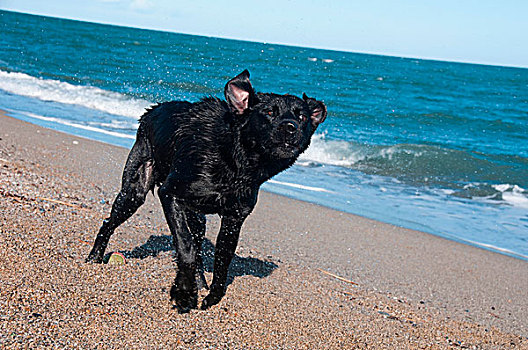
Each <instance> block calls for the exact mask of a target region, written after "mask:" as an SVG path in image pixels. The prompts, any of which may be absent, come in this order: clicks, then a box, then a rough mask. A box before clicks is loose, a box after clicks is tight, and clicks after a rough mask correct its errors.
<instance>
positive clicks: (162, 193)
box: [158, 186, 199, 313]
mask: <svg viewBox="0 0 528 350" xmlns="http://www.w3.org/2000/svg"><path fill="white" fill-rule="evenodd" d="M158 193H159V197H160V201H161V204H162V206H163V211H164V212H165V218H166V219H167V223H168V225H169V228H170V231H171V233H172V244H173V246H174V250H175V252H176V263H177V264H178V273H177V274H176V279H175V280H174V284H173V285H172V288H171V291H170V295H171V299H172V300H174V301H175V303H176V307H177V308H178V311H179V312H180V313H185V312H189V311H190V310H191V309H195V308H196V307H197V303H198V287H197V284H196V277H195V275H196V267H197V266H196V264H197V254H198V249H199V248H198V247H196V244H195V242H194V239H193V237H192V234H191V231H190V229H189V225H188V223H187V219H186V217H185V211H184V208H183V207H182V206H181V204H179V203H178V201H177V199H176V198H175V197H174V196H173V195H172V194H171V193H170V190H168V189H167V187H165V186H162V187H160V189H159V192H158Z"/></svg>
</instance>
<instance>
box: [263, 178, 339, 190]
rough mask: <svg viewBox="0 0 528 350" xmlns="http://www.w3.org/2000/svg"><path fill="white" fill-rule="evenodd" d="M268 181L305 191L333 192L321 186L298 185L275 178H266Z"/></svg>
mask: <svg viewBox="0 0 528 350" xmlns="http://www.w3.org/2000/svg"><path fill="white" fill-rule="evenodd" d="M268 182H269V183H272V184H276V185H283V186H288V187H293V188H298V189H301V190H307V191H313V192H326V193H333V192H332V191H330V190H327V189H326V188H321V187H313V186H305V185H299V184H296V183H291V182H283V181H277V180H273V179H272V180H268Z"/></svg>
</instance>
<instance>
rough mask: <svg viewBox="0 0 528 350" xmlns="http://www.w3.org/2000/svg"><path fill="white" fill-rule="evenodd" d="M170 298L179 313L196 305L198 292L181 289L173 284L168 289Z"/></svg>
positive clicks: (194, 307) (185, 311) (186, 311)
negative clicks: (169, 289)
mask: <svg viewBox="0 0 528 350" xmlns="http://www.w3.org/2000/svg"><path fill="white" fill-rule="evenodd" d="M170 296H171V300H172V301H173V302H174V308H176V309H178V312H179V313H180V314H184V313H188V312H189V311H191V310H192V309H196V308H197V307H198V294H197V293H195V292H192V291H191V292H190V291H187V290H182V289H181V288H179V287H178V286H176V285H173V286H172V288H171V291H170Z"/></svg>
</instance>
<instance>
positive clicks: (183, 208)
mask: <svg viewBox="0 0 528 350" xmlns="http://www.w3.org/2000/svg"><path fill="white" fill-rule="evenodd" d="M224 93H225V96H226V101H223V100H220V99H218V98H214V97H207V98H204V99H202V100H201V101H200V102H197V103H190V102H185V101H173V102H165V103H162V104H158V105H156V106H154V107H152V108H150V109H149V110H148V111H147V112H146V113H145V114H144V115H143V116H142V117H141V119H140V124H139V128H138V132H137V138H136V142H135V144H134V146H133V148H132V150H131V151H130V154H129V156H128V160H127V163H126V165H125V169H124V172H123V179H122V188H121V191H120V193H119V194H118V196H117V198H116V200H115V201H114V203H113V206H112V212H111V215H110V217H109V218H108V219H106V220H105V221H104V222H103V225H102V227H101V229H100V231H99V233H98V235H97V238H96V240H95V243H94V246H93V249H92V251H91V252H90V254H89V256H88V258H87V261H90V262H98V263H100V262H102V260H103V256H104V252H105V249H106V246H107V244H108V241H109V239H110V236H111V235H112V233H113V232H114V230H115V229H116V228H117V227H118V226H119V225H120V224H121V223H123V222H124V221H125V220H127V219H128V218H129V217H130V216H131V215H132V214H134V212H135V211H136V210H137V209H138V208H139V207H140V206H141V205H142V204H143V203H144V201H145V197H146V195H147V193H148V192H149V191H153V190H154V187H155V186H158V187H159V189H158V194H159V198H160V201H161V204H162V206H163V210H164V212H165V217H166V219H167V223H168V225H169V228H170V230H171V233H172V236H173V245H174V248H175V251H176V262H177V265H178V273H177V275H176V279H175V281H174V285H173V286H172V289H171V297H172V299H173V300H174V301H175V302H176V305H177V307H178V308H179V310H180V311H182V312H186V311H188V310H190V309H192V308H196V307H197V291H198V289H199V288H202V287H204V288H207V283H206V281H205V278H204V276H203V266H202V258H201V252H200V250H201V247H202V242H203V238H204V234H205V214H219V215H220V216H221V218H222V223H221V228H220V232H219V233H218V237H217V242H216V253H215V261H214V275H213V282H212V284H211V290H210V293H209V295H208V296H207V297H206V298H205V299H204V301H203V302H202V309H206V308H208V307H210V306H212V305H214V304H216V303H218V302H219V301H220V300H221V298H222V297H223V295H224V294H225V283H226V279H227V272H228V268H229V264H230V263H231V260H232V258H233V256H234V253H235V249H236V246H237V243H238V237H239V233H240V228H241V226H242V223H243V222H244V220H245V219H246V218H247V216H248V215H249V214H250V213H251V211H252V210H253V208H254V206H255V204H256V202H257V195H258V190H259V188H260V186H261V185H262V183H264V182H265V181H267V180H268V179H270V178H271V177H273V176H274V175H276V174H277V173H279V172H281V171H283V170H285V169H286V168H288V167H290V166H291V165H292V164H293V163H294V162H295V160H296V159H297V157H298V156H299V155H300V154H301V153H302V152H303V151H304V150H305V149H306V148H307V147H308V145H309V144H310V138H311V136H312V135H313V133H314V131H315V129H316V128H317V126H318V125H319V124H320V123H321V122H323V121H324V119H325V117H326V107H325V106H324V104H323V103H322V102H320V101H316V100H315V99H312V98H309V97H307V96H306V95H303V98H302V99H300V98H298V97H295V96H292V95H276V94H271V93H258V94H257V93H255V92H254V90H253V88H252V86H251V83H250V82H249V73H248V72H247V70H246V71H244V72H242V73H241V74H239V75H238V76H236V77H235V78H233V79H231V80H230V81H229V82H228V83H227V84H226V87H225V91H224Z"/></svg>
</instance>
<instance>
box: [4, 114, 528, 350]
mask: <svg viewBox="0 0 528 350" xmlns="http://www.w3.org/2000/svg"><path fill="white" fill-rule="evenodd" d="M126 155H127V150H125V149H122V148H119V147H114V146H110V145H106V144H102V143H99V142H95V141H91V140H87V139H83V138H80V137H75V136H70V135H66V134H62V133H59V132H55V131H52V130H49V129H45V128H41V127H38V126H35V125H31V124H28V123H25V122H22V121H19V120H16V119H13V118H10V117H7V116H4V115H1V116H0V218H1V219H0V347H1V348H69V349H70V348H101V349H106V348H130V349H135V348H137V349H145V348H153V349H157V348H159V349H166V348H181V349H208V348H211V349H290V348H291V349H355V348H359V349H385V348H386V349H394V348H397V349H405V348H409V349H422V348H427V349H444V348H453V347H460V348H470V349H471V348H474V349H522V348H528V339H527V336H528V317H526V315H528V297H527V295H528V294H527V293H528V263H527V262H525V261H521V260H518V259H515V258H511V257H508V256H504V255H501V254H497V253H493V252H489V251H486V250H482V249H479V248H475V247H471V246H467V245H463V244H460V243H456V242H452V241H448V240H445V239H442V238H439V237H435V236H432V235H429V234H425V233H422V232H418V231H413V230H407V229H403V228H400V227H396V226H392V225H388V224H384V223H381V222H377V221H373V220H369V219H365V218H362V217H358V216H354V215H350V214H346V213H341V212H338V211H334V210H331V209H327V208H324V207H320V206H317V205H314V204H310V203H305V202H300V201H297V200H293V199H290V198H285V197H281V196H277V195H273V194H270V193H266V192H261V193H260V197H259V202H258V205H257V208H256V209H255V211H254V213H253V214H252V215H251V216H250V218H249V219H248V220H247V222H246V223H245V225H244V227H243V229H242V233H241V240H240V244H239V247H238V249H237V257H236V258H235V261H234V263H233V265H232V267H231V276H232V283H231V284H230V286H229V288H228V291H227V294H226V296H225V298H224V299H223V300H222V302H221V303H220V304H219V305H217V306H215V307H213V308H212V309H211V310H208V311H205V312H204V311H199V310H195V311H192V312H190V313H189V314H184V315H180V314H178V313H177V311H176V310H175V309H173V308H172V305H171V303H170V301H169V289H170V285H171V282H172V279H173V278H174V276H175V268H174V263H173V261H172V252H171V250H170V236H169V233H168V228H167V226H166V224H165V220H164V219H163V214H162V212H161V208H160V205H159V203H158V201H157V198H154V197H153V196H152V195H149V198H148V200H147V203H146V204H145V205H144V206H143V207H142V208H140V210H139V211H138V213H136V214H135V215H134V216H133V217H132V218H131V219H130V220H129V221H128V222H127V223H125V224H124V225H122V226H121V227H120V228H119V229H118V230H117V232H116V234H115V235H114V236H113V237H112V239H111V241H110V245H109V248H108V250H107V251H108V252H110V251H120V252H122V253H123V254H124V255H125V256H127V264H126V265H92V264H85V263H84V258H85V257H86V255H87V254H88V252H89V250H90V248H91V244H92V242H93V239H94V238H95V234H96V232H97V230H98V228H99V225H100V224H101V221H102V220H103V219H104V218H105V217H106V216H108V214H109V212H110V204H111V202H112V201H113V199H114V196H115V194H116V193H117V191H118V189H119V182H120V176H121V171H122V168H123V165H124V161H125V159H126ZM217 229H218V219H217V218H216V217H215V216H210V217H208V233H207V237H208V241H207V242H206V244H205V252H206V257H205V263H206V269H207V270H208V271H209V272H207V273H206V277H207V278H208V280H209V281H210V279H211V272H210V271H211V268H212V267H211V265H212V258H211V255H212V252H213V250H214V247H213V244H212V243H211V242H214V239H215V236H216V232H217ZM204 295H205V292H204V291H203V292H201V296H202V297H203V296H204Z"/></svg>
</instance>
